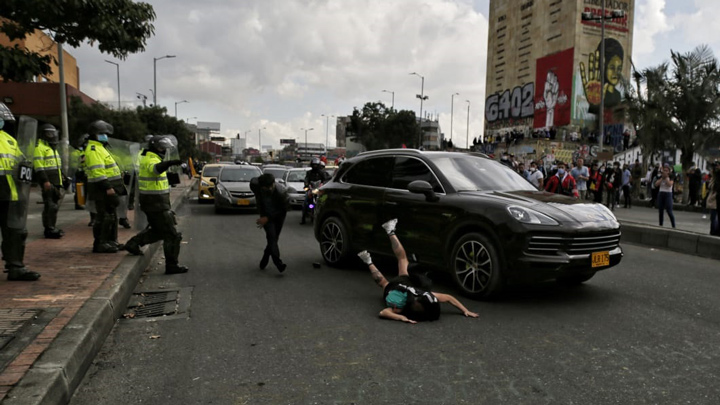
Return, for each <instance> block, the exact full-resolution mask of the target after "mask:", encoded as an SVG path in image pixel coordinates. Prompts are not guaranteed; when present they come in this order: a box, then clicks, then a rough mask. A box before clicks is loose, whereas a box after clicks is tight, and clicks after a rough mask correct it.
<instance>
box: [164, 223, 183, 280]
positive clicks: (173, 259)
mask: <svg viewBox="0 0 720 405" xmlns="http://www.w3.org/2000/svg"><path fill="white" fill-rule="evenodd" d="M180 241H182V234H180V233H178V234H177V235H176V236H175V237H174V238H170V239H165V241H163V252H164V253H165V274H180V273H187V271H188V268H187V267H185V266H179V265H178V257H179V256H180Z"/></svg>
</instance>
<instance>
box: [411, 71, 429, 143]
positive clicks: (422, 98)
mask: <svg viewBox="0 0 720 405" xmlns="http://www.w3.org/2000/svg"><path fill="white" fill-rule="evenodd" d="M410 75H415V76H418V77H420V79H421V80H422V82H421V83H420V94H416V95H415V97H417V98H419V99H420V115H419V117H420V134H418V149H420V147H421V146H422V120H423V118H422V112H423V111H422V109H423V101H425V100H427V99H428V97H427V96H426V95H425V76H422V75H420V74H418V73H417V72H412V73H410Z"/></svg>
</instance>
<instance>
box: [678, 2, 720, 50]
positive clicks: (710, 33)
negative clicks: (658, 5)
mask: <svg viewBox="0 0 720 405" xmlns="http://www.w3.org/2000/svg"><path fill="white" fill-rule="evenodd" d="M694 4H695V7H694V11H693V12H689V13H677V14H675V15H673V17H672V19H671V22H672V25H674V26H676V27H677V28H678V31H679V32H678V34H679V35H680V36H681V37H682V39H683V40H684V41H685V42H686V43H687V44H688V45H689V48H688V49H683V50H680V49H678V51H681V52H687V51H690V50H691V49H692V48H694V47H696V46H698V45H701V44H707V45H710V46H711V47H715V48H717V47H718V46H720V25H718V24H717V15H716V14H717V12H716V10H717V5H718V4H717V0H695V1H694ZM687 8H689V7H686V8H685V9H687ZM716 56H717V55H716Z"/></svg>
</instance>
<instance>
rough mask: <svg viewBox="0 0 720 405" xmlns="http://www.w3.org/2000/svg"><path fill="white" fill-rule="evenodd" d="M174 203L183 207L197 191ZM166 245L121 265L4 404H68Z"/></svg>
mask: <svg viewBox="0 0 720 405" xmlns="http://www.w3.org/2000/svg"><path fill="white" fill-rule="evenodd" d="M196 183H197V179H193V180H192V182H191V183H190V185H189V187H188V188H187V190H186V191H185V192H183V193H181V194H180V195H179V196H178V197H176V198H175V200H174V201H173V204H172V206H173V208H174V209H177V208H180V207H181V206H182V205H183V204H184V201H185V199H186V198H187V197H188V195H189V194H190V193H191V192H192V190H193V187H195V185H196ZM161 245H162V243H161V242H156V243H153V244H152V245H149V246H148V248H147V250H146V251H145V254H144V255H143V256H130V255H128V256H127V257H125V258H123V260H122V261H121V262H120V264H119V265H118V266H117V267H116V268H115V269H114V270H113V271H112V273H110V275H109V276H108V278H107V279H106V280H105V281H104V282H103V283H102V285H101V286H100V287H99V288H98V289H97V290H96V291H95V293H94V294H93V295H92V297H90V299H88V300H87V301H86V302H85V304H83V306H82V307H81V308H80V309H79V310H78V312H77V313H76V314H75V316H74V317H73V318H72V319H71V320H70V322H68V324H67V325H66V326H65V327H64V328H63V330H62V331H61V332H60V333H59V334H58V336H57V337H56V338H55V340H53V342H52V343H51V344H50V346H49V347H48V348H47V350H45V352H43V354H42V355H41V356H40V357H39V358H38V359H37V361H35V363H34V364H33V365H32V367H31V368H30V369H29V370H28V371H27V373H25V376H23V378H22V379H21V380H20V382H18V384H17V385H16V386H15V387H13V388H12V390H10V391H9V392H8V394H7V396H6V397H5V400H4V401H3V404H8V405H18V404H22V405H41V404H42V405H50V404H67V403H68V402H70V399H71V398H72V395H73V393H74V392H75V390H76V389H77V387H78V386H79V385H80V382H81V381H82V379H83V378H84V376H85V373H86V372H87V370H88V368H89V367H90V364H91V363H92V361H93V360H94V359H95V356H96V355H97V354H98V352H99V351H100V349H101V348H102V346H103V344H104V343H105V339H106V338H107V336H108V335H109V334H110V332H111V331H112V328H113V327H114V326H115V322H116V321H117V320H118V319H119V318H120V317H121V316H122V315H123V313H124V311H125V307H126V306H127V302H128V300H129V299H130V296H131V295H132V292H133V291H134V290H135V286H136V285H137V283H138V281H139V280H140V276H141V275H142V272H143V270H145V268H147V267H148V265H149V264H150V261H151V260H152V258H153V256H154V255H155V253H156V252H157V251H158V250H159V249H160V247H161Z"/></svg>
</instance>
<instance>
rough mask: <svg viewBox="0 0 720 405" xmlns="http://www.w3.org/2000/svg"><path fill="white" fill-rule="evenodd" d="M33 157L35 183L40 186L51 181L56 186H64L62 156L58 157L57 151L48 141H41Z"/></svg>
mask: <svg viewBox="0 0 720 405" xmlns="http://www.w3.org/2000/svg"><path fill="white" fill-rule="evenodd" d="M33 155H34V157H33V170H34V171H35V181H37V183H38V184H44V183H45V182H46V181H49V182H50V183H52V184H53V185H54V186H62V185H63V184H62V173H61V172H60V170H61V164H60V155H58V153H57V150H55V149H53V148H52V147H51V146H50V145H49V144H48V143H47V141H45V140H43V139H40V140H38V142H37V146H35V151H34V152H33Z"/></svg>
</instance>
